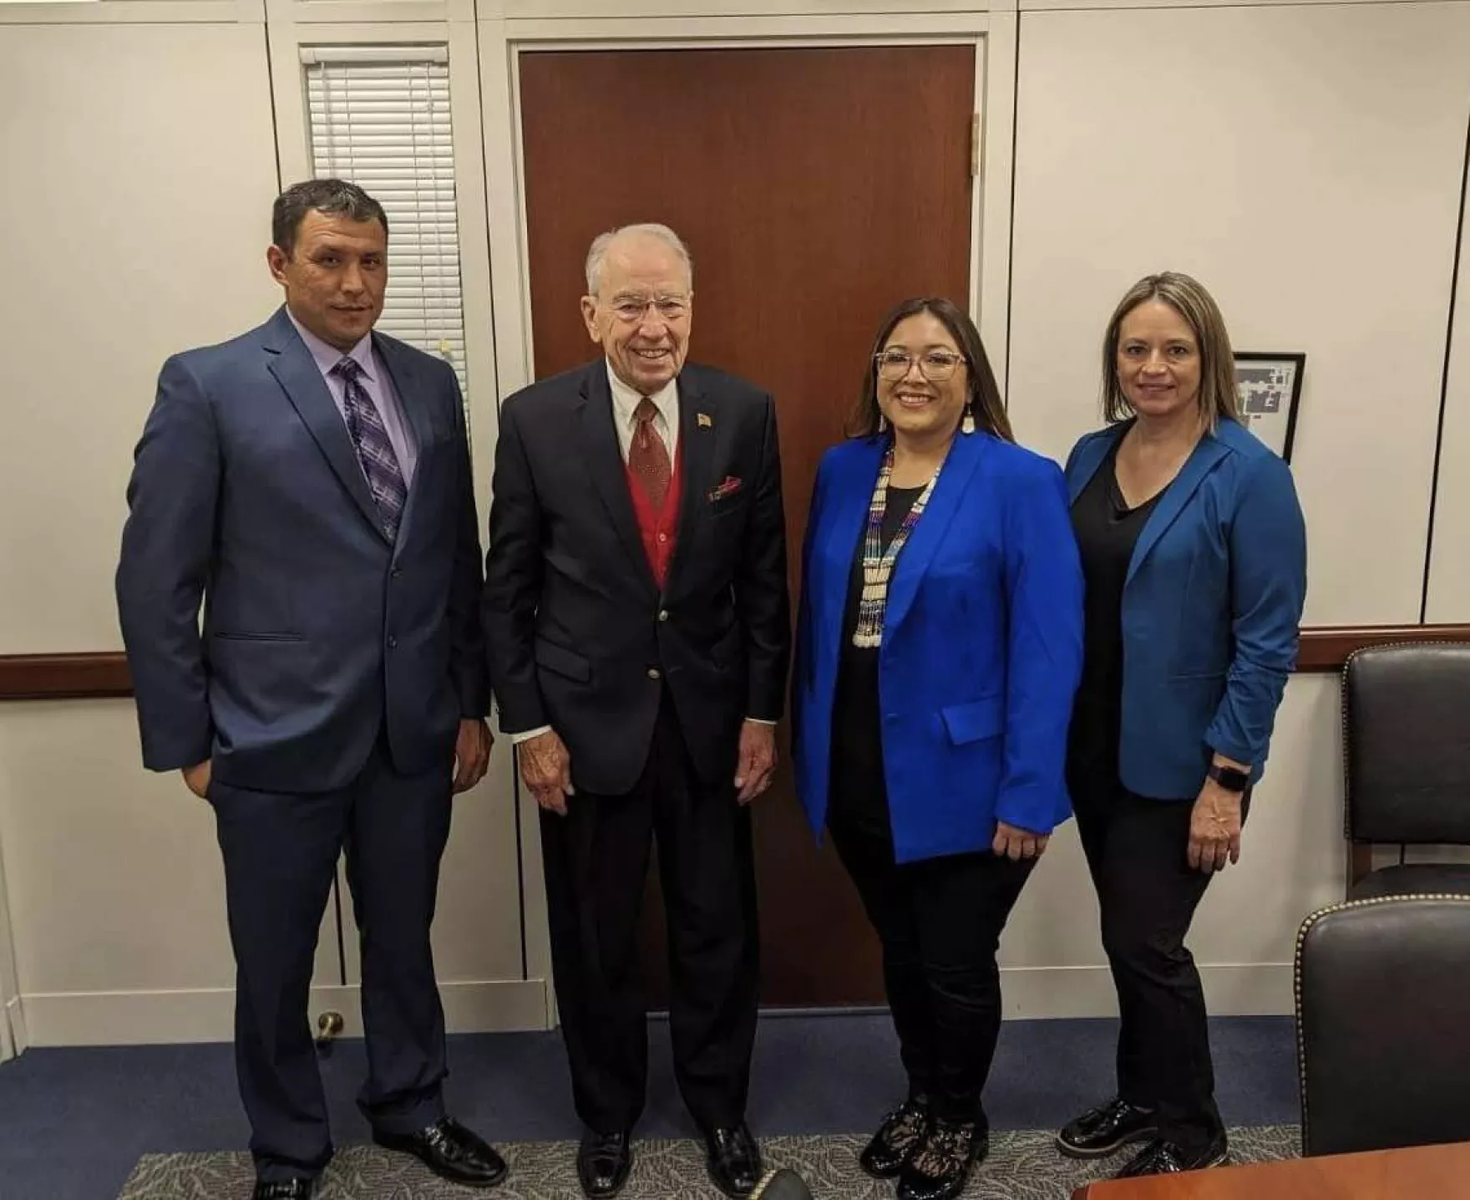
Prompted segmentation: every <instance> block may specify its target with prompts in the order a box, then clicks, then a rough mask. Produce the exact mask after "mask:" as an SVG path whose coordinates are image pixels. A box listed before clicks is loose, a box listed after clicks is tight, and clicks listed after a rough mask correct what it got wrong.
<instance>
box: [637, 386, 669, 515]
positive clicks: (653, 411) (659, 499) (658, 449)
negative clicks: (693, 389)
mask: <svg viewBox="0 0 1470 1200" xmlns="http://www.w3.org/2000/svg"><path fill="white" fill-rule="evenodd" d="M656 416H658V406H657V405H656V404H654V402H653V401H652V400H650V399H649V398H648V397H647V396H644V397H643V399H641V400H639V401H638V407H637V408H635V409H634V410H633V419H634V420H635V421H637V422H638V424H637V426H636V428H634V430H633V444H632V445H631V446H629V447H628V466H629V468H630V469H631V470H632V472H633V474H634V476H635V477H636V478H637V480H638V482H639V483H641V484H642V485H643V490H644V492H645V493H647V495H648V499H649V501H650V502H651V503H652V504H653V507H654V509H655V510H656V511H662V509H663V506H664V497H665V496H667V495H668V494H669V479H670V477H671V476H672V475H673V469H672V468H671V467H670V465H669V448H668V447H667V446H666V445H664V440H663V438H662V437H660V436H659V432H658V430H657V429H655V428H654V427H653V419H654V418H655V417H656Z"/></svg>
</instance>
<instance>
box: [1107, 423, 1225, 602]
mask: <svg viewBox="0 0 1470 1200" xmlns="http://www.w3.org/2000/svg"><path fill="white" fill-rule="evenodd" d="M1225 454H1226V448H1225V446H1224V445H1223V444H1222V443H1221V442H1220V440H1219V439H1218V438H1216V437H1215V436H1214V434H1210V433H1207V434H1205V436H1204V437H1202V438H1200V440H1199V442H1198V444H1196V446H1195V448H1194V449H1193V451H1191V452H1190V455H1189V457H1188V458H1187V459H1185V460H1184V465H1183V466H1182V467H1180V468H1179V474H1178V475H1176V476H1174V481H1173V482H1172V483H1170V484H1169V487H1168V489H1167V490H1166V491H1165V492H1164V494H1163V495H1162V496H1161V497H1160V498H1159V503H1158V507H1157V508H1155V509H1154V511H1153V512H1152V513H1150V514H1149V518H1148V520H1147V521H1146V522H1145V523H1144V526H1143V529H1142V530H1141V531H1140V532H1139V534H1138V541H1137V542H1136V543H1135V544H1134V547H1133V557H1132V558H1131V559H1129V560H1128V576H1127V578H1126V579H1125V580H1124V581H1123V586H1124V587H1127V586H1128V584H1130V583H1132V582H1133V577H1134V576H1135V575H1137V574H1138V568H1139V567H1140V566H1142V565H1143V560H1144V559H1146V558H1147V557H1148V554H1149V551H1150V550H1152V549H1153V548H1154V547H1155V546H1156V545H1158V541H1159V539H1160V538H1161V537H1163V536H1164V534H1165V533H1166V532H1168V529H1169V526H1171V525H1172V524H1174V522H1175V521H1176V520H1177V519H1178V517H1179V514H1180V513H1182V512H1183V511H1184V506H1185V505H1186V504H1188V503H1189V498H1190V497H1191V496H1193V495H1194V494H1195V492H1196V491H1198V490H1199V485H1200V484H1202V483H1203V482H1204V481H1205V478H1206V477H1207V476H1208V475H1209V473H1210V472H1211V471H1213V470H1214V469H1215V466H1216V465H1217V464H1218V463H1219V462H1220V460H1221V459H1223V458H1224V457H1225Z"/></svg>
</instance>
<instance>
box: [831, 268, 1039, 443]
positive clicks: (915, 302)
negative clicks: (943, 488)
mask: <svg viewBox="0 0 1470 1200" xmlns="http://www.w3.org/2000/svg"><path fill="white" fill-rule="evenodd" d="M917 313H928V314H929V315H930V316H932V317H934V318H935V319H936V320H937V321H939V322H940V324H942V325H943V326H944V327H945V328H946V329H947V330H949V336H950V337H952V338H954V344H955V345H956V346H958V347H959V349H960V353H961V354H963V355H964V356H965V368H966V372H967V376H966V377H967V378H968V379H969V381H970V386H969V403H970V413H971V415H972V416H973V417H974V418H975V428H976V429H983V430H985V431H986V432H987V433H993V434H994V435H995V436H996V437H998V438H1001V439H1002V440H1004V441H1007V442H1014V441H1015V440H1016V438H1015V435H1014V434H1013V433H1011V422H1010V418H1008V417H1007V416H1006V409H1005V405H1004V404H1003V403H1001V399H1000V388H999V387H997V386H996V383H995V372H994V371H992V370H991V369H990V359H989V358H987V357H986V355H985V346H984V344H983V343H982V342H981V341H980V331H979V330H978V329H976V328H975V322H974V321H972V320H970V318H969V317H968V316H966V315H965V313H964V311H963V310H962V309H961V308H960V307H959V306H958V305H956V304H954V303H953V302H952V301H949V300H946V299H944V297H943V296H915V297H914V298H913V299H911V300H905V301H903V303H901V304H899V305H898V306H897V307H896V308H894V310H893V311H892V312H890V313H889V314H888V316H886V317H885V318H884V319H883V324H882V325H880V326H879V327H878V336H877V337H876V338H874V339H873V348H872V350H871V351H870V352H869V353H868V371H867V374H866V375H865V376H864V377H863V390H862V395H861V396H860V397H859V398H858V402H857V407H856V408H855V409H853V413H852V418H851V420H850V421H849V422H848V425H849V429H850V431H851V434H852V436H853V437H876V436H877V435H878V433H879V432H880V430H881V422H882V417H883V413H882V410H881V409H879V407H878V364H877V362H876V361H874V360H875V358H876V357H877V355H878V353H879V352H880V351H881V350H882V349H883V347H884V346H885V345H887V343H888V338H889V335H891V334H892V333H893V330H894V327H895V326H896V325H897V324H898V323H899V322H900V321H903V320H907V319H908V318H909V317H912V316H914V315H915V314H917Z"/></svg>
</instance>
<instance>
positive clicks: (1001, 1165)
mask: <svg viewBox="0 0 1470 1200" xmlns="http://www.w3.org/2000/svg"><path fill="white" fill-rule="evenodd" d="M862 1143H863V1139H861V1138H859V1137H855V1136H842V1137H772V1138H766V1139H764V1140H763V1141H762V1143H761V1144H762V1146H763V1147H764V1151H765V1156H766V1163H767V1165H768V1166H782V1167H791V1168H793V1169H794V1170H796V1171H798V1172H800V1174H801V1175H802V1176H803V1177H804V1178H805V1179H806V1181H807V1184H808V1185H809V1186H810V1187H811V1189H812V1194H813V1196H814V1197H815V1198H816V1200H887V1198H888V1197H891V1196H892V1195H893V1186H892V1185H891V1184H884V1183H879V1182H877V1181H875V1180H872V1179H869V1178H868V1177H867V1176H865V1175H863V1174H862V1172H860V1171H859V1170H858V1168H857V1164H856V1161H855V1156H856V1154H857V1152H858V1150H859V1149H860V1148H861V1146H862ZM1299 1147H1300V1134H1299V1132H1298V1130H1297V1128H1296V1127H1295V1126H1292V1125H1267V1126H1261V1127H1257V1128H1252V1129H1238V1130H1232V1131H1231V1134H1230V1158H1231V1161H1232V1162H1236V1163H1242V1162H1262V1161H1265V1160H1268V1159H1277V1158H1289V1157H1291V1156H1293V1155H1295V1154H1297V1153H1298V1152H1299ZM501 1150H502V1151H503V1152H504V1153H505V1156H506V1158H507V1160H509V1162H510V1166H511V1173H510V1177H509V1179H507V1180H506V1182H505V1183H503V1184H502V1185H501V1186H500V1187H498V1188H496V1189H494V1191H493V1192H488V1193H476V1192H472V1191H470V1190H469V1189H466V1188H458V1187H454V1186H453V1185H451V1184H448V1183H445V1182H443V1181H442V1180H439V1179H436V1178H435V1177H434V1176H433V1175H431V1174H429V1172H428V1171H427V1170H425V1169H424V1168H423V1167H422V1166H421V1165H420V1164H419V1163H418V1162H416V1161H415V1160H413V1159H411V1158H408V1157H407V1156H405V1155H401V1154H390V1153H388V1152H387V1151H384V1150H380V1149H378V1148H377V1147H374V1146H351V1147H348V1148H346V1149H344V1150H342V1151H340V1152H339V1153H338V1155H337V1157H336V1159H335V1160H334V1161H333V1163H332V1165H331V1167H330V1168H329V1169H328V1171H327V1173H326V1176H325V1177H324V1178H323V1181H322V1187H321V1188H320V1190H319V1191H318V1193H317V1200H468V1197H470V1196H473V1195H477V1194H481V1195H487V1196H490V1195H493V1196H494V1197H496V1200H577V1198H579V1197H580V1195H581V1193H580V1192H579V1191H578V1188H577V1182H576V1174H575V1170H574V1167H573V1160H574V1157H575V1155H576V1145H575V1144H574V1143H572V1142H517V1143H511V1144H508V1145H505V1146H502V1147H501ZM635 1154H636V1156H637V1157H636V1159H635V1161H634V1164H633V1177H632V1179H631V1180H629V1182H628V1186H627V1188H626V1189H625V1190H624V1191H623V1193H622V1197H621V1200H709V1198H717V1197H719V1192H717V1191H716V1190H715V1188H714V1186H713V1185H712V1184H711V1183H710V1182H709V1179H708V1177H707V1176H706V1175H705V1172H704V1157H703V1150H702V1147H701V1146H700V1145H699V1144H697V1143H695V1142H691V1141H666V1140H657V1139H655V1140H650V1141H642V1142H637V1143H635ZM1125 1157H1126V1155H1125V1154H1120V1155H1118V1157H1117V1159H1116V1160H1115V1161H1113V1160H1104V1161H1103V1162H1092V1163H1078V1162H1075V1161H1073V1160H1071V1159H1066V1158H1063V1157H1062V1156H1061V1155H1059V1154H1058V1153H1057V1152H1056V1151H1055V1150H1054V1149H1053V1147H1052V1139H1051V1134H1050V1133H1048V1132H1040V1131H1034V1130H1033V1131H1025V1132H1019V1133H998V1134H996V1135H995V1136H994V1137H993V1138H992V1139H991V1150H990V1157H989V1158H988V1159H986V1161H985V1163H984V1164H983V1165H982V1166H981V1167H980V1169H978V1170H977V1171H976V1172H975V1174H974V1175H973V1176H972V1177H971V1180H970V1186H969V1188H968V1190H967V1191H966V1192H965V1196H966V1198H967V1200H1067V1198H1068V1197H1070V1196H1071V1194H1072V1190H1073V1189H1074V1188H1076V1187H1079V1186H1080V1185H1082V1184H1083V1183H1086V1182H1087V1181H1088V1180H1090V1179H1097V1178H1100V1177H1102V1176H1103V1175H1106V1174H1107V1173H1108V1169H1109V1164H1110V1161H1111V1162H1112V1164H1113V1165H1114V1166H1116V1165H1118V1164H1120V1163H1121V1162H1122V1161H1124V1159H1125ZM252 1179H253V1172H252V1170H251V1166H250V1157H249V1155H247V1154H149V1155H145V1156H144V1157H143V1158H142V1159H140V1160H139V1162H138V1165H137V1167H136V1168H135V1169H134V1171H133V1173H132V1175H131V1176H130V1177H129V1178H128V1181H127V1183H126V1184H125V1185H124V1186H123V1190H122V1192H121V1194H120V1195H119V1197H118V1200H237V1198H238V1200H247V1198H248V1197H249V1195H250V1188H251V1183H252Z"/></svg>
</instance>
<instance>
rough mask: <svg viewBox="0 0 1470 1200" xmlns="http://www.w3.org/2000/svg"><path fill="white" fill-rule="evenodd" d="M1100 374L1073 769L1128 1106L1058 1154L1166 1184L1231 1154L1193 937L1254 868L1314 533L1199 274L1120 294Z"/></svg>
mask: <svg viewBox="0 0 1470 1200" xmlns="http://www.w3.org/2000/svg"><path fill="white" fill-rule="evenodd" d="M1103 380H1104V385H1103V396H1104V412H1105V415H1106V417H1107V419H1108V421H1109V424H1108V426H1107V428H1105V429H1103V430H1101V431H1099V432H1097V433H1091V434H1088V435H1087V436H1086V437H1084V438H1083V439H1082V440H1081V441H1080V442H1078V444H1077V446H1076V448H1075V449H1074V450H1073V451H1072V455H1071V457H1070V459H1069V460H1068V463H1067V472H1066V474H1067V490H1068V493H1069V496H1070V499H1071V504H1072V523H1073V526H1074V528H1075V530H1076V534H1077V542H1078V546H1079V549H1080V552H1081V555H1082V566H1083V573H1084V575H1085V576H1086V581H1087V595H1086V606H1085V646H1086V653H1085V655H1084V660H1083V670H1082V683H1081V686H1080V687H1079V689H1078V692H1077V705H1076V710H1075V713H1074V716H1073V720H1072V729H1071V736H1070V739H1069V740H1070V745H1069V750H1068V763H1067V775H1068V783H1069V785H1070V790H1071V794H1072V800H1073V804H1074V806H1075V809H1076V814H1077V829H1078V832H1079V834H1080V835H1081V838H1082V846H1083V850H1084V851H1085V853H1086V855H1087V863H1088V867H1089V869H1090V870H1091V873H1092V878H1093V882H1094V885H1095V886H1096V888H1097V893H1098V900H1099V902H1100V905H1101V910H1102V937H1103V946H1104V948H1105V949H1106V951H1107V954H1108V961H1109V964H1110V965H1111V967H1112V972H1113V980H1114V983H1115V985H1116V987H1117V991H1118V1007H1119V1011H1120V1014H1121V1017H1122V1022H1121V1029H1120V1034H1119V1044H1118V1092H1117V1095H1116V1096H1115V1097H1114V1098H1113V1099H1112V1100H1110V1101H1108V1102H1107V1103H1105V1104H1102V1105H1100V1106H1098V1107H1097V1108H1094V1109H1091V1110H1089V1111H1088V1112H1086V1113H1084V1114H1082V1116H1080V1117H1078V1118H1077V1119H1076V1120H1074V1121H1072V1122H1070V1123H1069V1124H1068V1125H1067V1126H1066V1127H1065V1128H1063V1129H1062V1131H1061V1132H1060V1133H1059V1134H1058V1136H1057V1142H1058V1145H1059V1147H1060V1148H1061V1150H1062V1151H1063V1153H1066V1154H1070V1155H1073V1156H1076V1157H1094V1156H1096V1157H1101V1156H1102V1155H1106V1154H1111V1153H1112V1152H1113V1151H1114V1150H1116V1149H1118V1148H1119V1147H1120V1146H1122V1145H1124V1144H1126V1143H1129V1142H1133V1141H1141V1142H1146V1143H1147V1144H1146V1145H1145V1146H1144V1147H1143V1149H1142V1151H1141V1152H1140V1153H1138V1154H1137V1155H1136V1156H1135V1157H1134V1158H1133V1159H1132V1160H1131V1161H1130V1162H1129V1163H1128V1164H1127V1165H1126V1166H1125V1167H1124V1168H1123V1170H1122V1172H1121V1174H1122V1175H1123V1176H1132V1175H1153V1174H1163V1173H1173V1172H1176V1171H1185V1170H1194V1169H1198V1168H1200V1167H1208V1166H1214V1165H1215V1164H1216V1163H1219V1162H1221V1161H1223V1160H1224V1158H1225V1154H1226V1145H1225V1132H1224V1127H1223V1125H1222V1124H1221V1122H1220V1114H1219V1112H1218V1110H1217V1109H1216V1107H1215V1100H1214V1073H1213V1069H1212V1067H1211V1064H1210V1045H1209V1038H1208V1035H1207V1033H1206V1016H1205V1003H1204V995H1203V992H1202V991H1201V989H1200V980H1199V973H1198V971H1196V970H1195V966H1194V960H1193V959H1192V958H1191V957H1190V954H1189V951H1188V950H1187V949H1186V948H1185V945H1184V938H1185V936H1186V934H1187V933H1188V931H1189V924H1190V921H1191V919H1192V918H1193V916H1194V910H1195V907H1196V906H1197V905H1198V904H1199V901H1200V899H1201V897H1202V896H1203V895H1204V892H1205V887H1206V885H1207V884H1208V883H1209V881H1210V879H1211V878H1212V877H1213V875H1214V873H1215V872H1216V871H1219V870H1222V869H1223V868H1224V867H1225V865H1226V864H1227V863H1230V862H1235V861H1236V860H1237V859H1238V858H1239V856H1240V831H1241V824H1242V822H1243V821H1244V819H1245V814H1246V810H1247V808H1248V806H1249V791H1250V787H1251V785H1252V784H1253V783H1254V782H1255V781H1256V780H1258V779H1259V778H1260V777H1261V771H1262V769H1263V768H1264V766H1265V762H1266V753H1267V750H1268V748H1269V745H1270V738H1271V727H1272V724H1273V722H1274V721H1275V719H1276V708H1277V706H1278V705H1279V704H1280V703H1281V696H1282V693H1283V691H1284V689H1285V687H1286V678H1287V675H1288V674H1289V673H1290V671H1291V669H1292V667H1293V665H1294V664H1295V661H1296V648H1297V627H1298V625H1299V623H1300V621H1301V615H1302V602H1303V599H1304V596H1305V593H1306V533H1305V529H1304V526H1303V522H1302V513H1301V508H1300V506H1299V505H1298V504H1297V498H1296V491H1295V489H1294V488H1293V486H1292V480H1291V471H1290V470H1289V469H1288V467H1287V465H1286V464H1285V463H1284V462H1282V460H1281V459H1280V458H1278V457H1277V456H1276V455H1275V454H1273V453H1272V452H1271V451H1270V450H1269V449H1268V448H1267V447H1266V446H1265V445H1264V444H1263V443H1262V442H1260V441H1259V440H1258V439H1257V438H1256V437H1254V436H1253V435H1252V434H1251V433H1250V432H1249V431H1247V430H1246V429H1245V428H1244V427H1243V426H1242V425H1241V424H1240V419H1239V416H1238V415H1237V411H1236V395H1235V378H1234V357H1233V355H1232V354H1231V350H1230V339H1229V336H1228V335H1227V333H1226V331H1225V323H1224V321H1223V320H1222V318H1221V316H1220V312H1219V309H1218V308H1217V307H1216V306H1215V302H1214V301H1213V300H1212V299H1211V298H1210V296H1209V293H1207V292H1206V291H1205V290H1204V288H1202V287H1201V286H1200V285H1199V284H1198V283H1196V282H1195V281H1194V280H1193V279H1190V278H1189V277H1188V276H1185V275H1178V274H1173V273H1167V274H1163V275H1151V276H1149V277H1147V278H1145V279H1142V280H1140V281H1139V282H1138V283H1137V284H1136V285H1135V286H1134V287H1133V288H1132V289H1131V290H1130V291H1129V292H1128V294H1127V295H1126V296H1124V298H1123V300H1122V302H1121V303H1120V304H1119V305H1118V308H1117V310H1116V311H1115V312H1114V314H1113V318H1112V320H1111V321H1110V322H1109V323H1108V328H1107V332H1106V335H1105V337H1104V347H1103Z"/></svg>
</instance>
